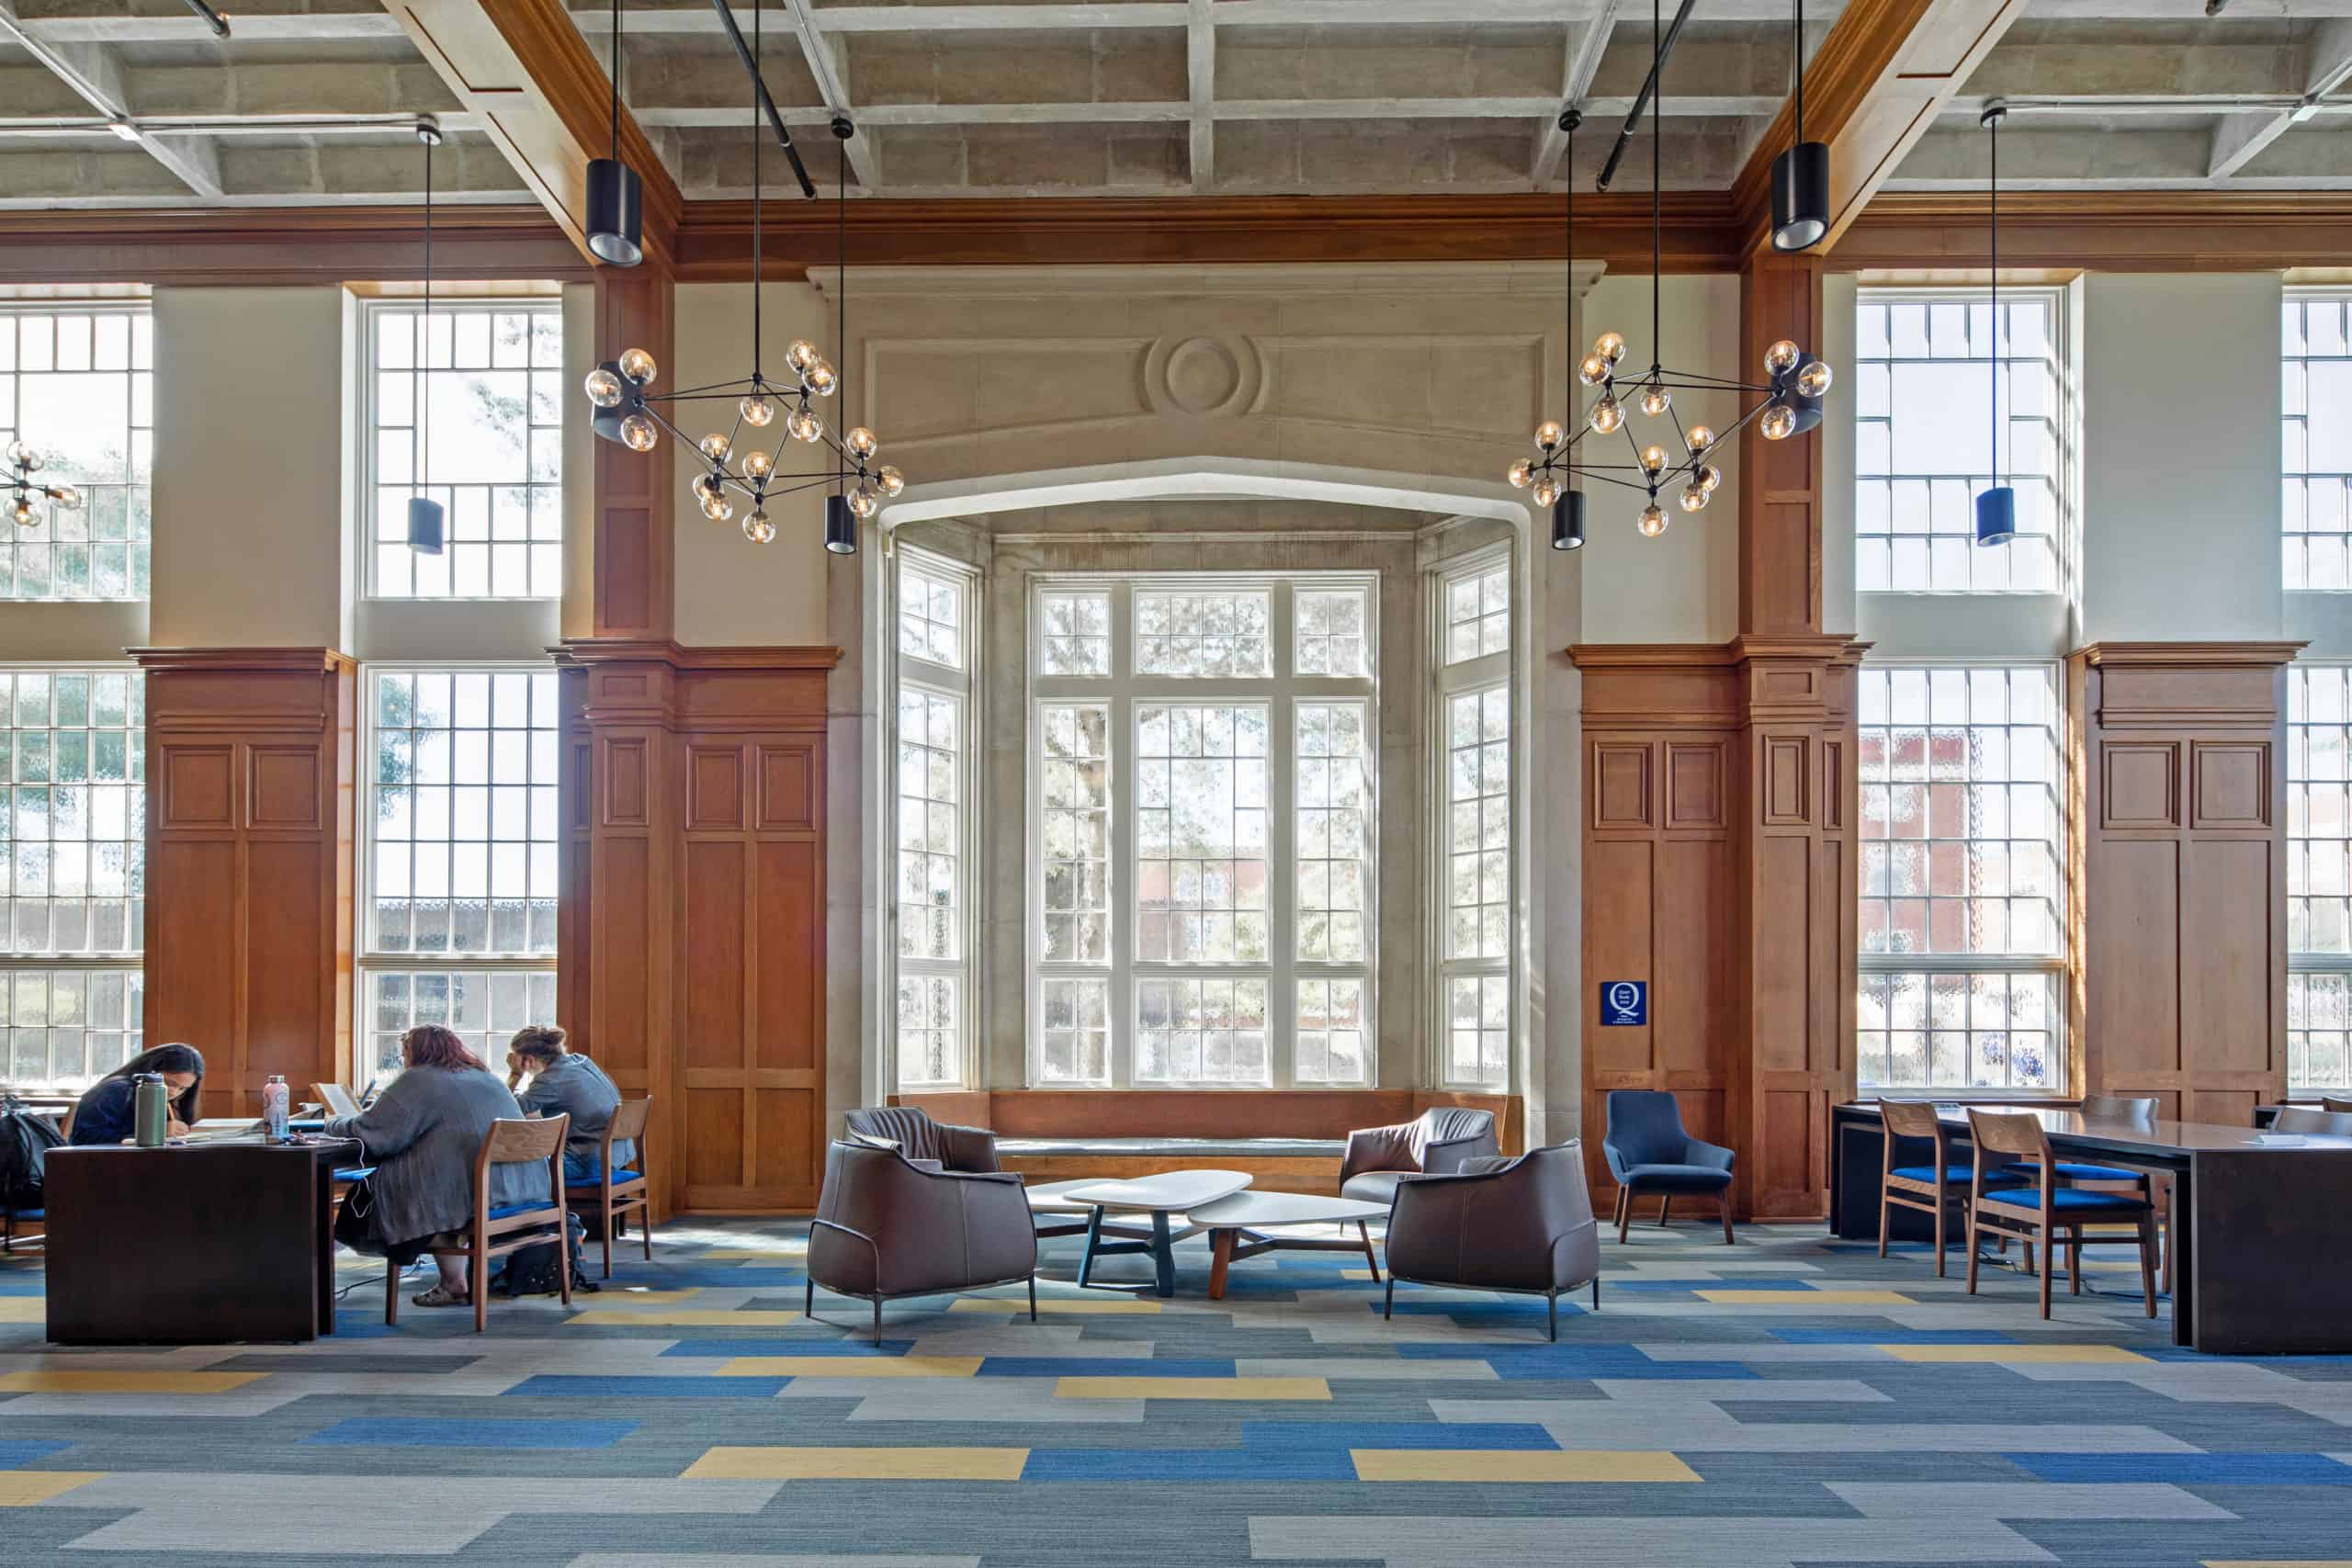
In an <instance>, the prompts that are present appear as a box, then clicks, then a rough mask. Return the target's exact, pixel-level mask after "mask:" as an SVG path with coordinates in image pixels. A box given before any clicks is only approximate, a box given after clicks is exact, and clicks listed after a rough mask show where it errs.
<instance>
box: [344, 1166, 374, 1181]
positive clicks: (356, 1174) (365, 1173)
mask: <svg viewBox="0 0 2352 1568" xmlns="http://www.w3.org/2000/svg"><path fill="white" fill-rule="evenodd" d="M375 1174H376V1168H375V1167H374V1166H372V1165H355V1166H349V1167H346V1168H344V1169H342V1170H338V1171H336V1172H335V1173H334V1179H336V1180H337V1181H358V1180H361V1179H364V1178H367V1177H370V1176H373V1175H375Z"/></svg>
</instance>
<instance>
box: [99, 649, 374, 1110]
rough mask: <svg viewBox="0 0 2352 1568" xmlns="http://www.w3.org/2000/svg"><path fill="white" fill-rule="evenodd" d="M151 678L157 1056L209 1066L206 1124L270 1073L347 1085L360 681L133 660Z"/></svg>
mask: <svg viewBox="0 0 2352 1568" xmlns="http://www.w3.org/2000/svg"><path fill="white" fill-rule="evenodd" d="M131 653H132V657H133V658H134V659H136V660H137V661H138V662H139V664H140V666H141V669H143V670H144V671H146V683H147V776H148V777H149V778H150V779H152V780H153V781H154V799H153V805H152V807H151V809H150V810H149V813H148V820H147V826H146V838H147V859H148V878H147V908H146V922H145V929H144V935H145V942H146V971H147V986H146V1009H147V1011H146V1020H145V1028H146V1035H147V1038H148V1039H149V1040H150V1041H151V1042H153V1043H164V1042H165V1041H174V1040H179V1041H186V1042H187V1043H189V1044H192V1045H194V1046H196V1047H197V1048H198V1050H200V1051H202V1052H203V1053H204V1055H205V1065H206V1067H207V1069H208V1071H207V1076H206V1079H205V1096H204V1098H205V1106H204V1110H205V1111H206V1113H207V1114H209V1115H239V1114H251V1113H257V1112H258V1111H259V1109H260V1103H261V1100H260V1091H261V1086H262V1084H263V1082H264V1081H265V1080H266V1078H267V1077H268V1076H269V1075H270V1074H272V1073H282V1074H284V1075H285V1077H286V1078H287V1081H288V1082H289V1083H294V1084H303V1085H307V1084H310V1083H312V1082H316V1081H320V1080H327V1081H345V1080H347V1079H348V1078H349V1077H350V1076H351V1074H352V1068H353V1064H352V1058H351V1020H352V995H351V986H352V920H353V917H354V911H353V904H352V897H353V891H352V876H353V824H354V810H355V801H356V783H357V769H358V750H357V742H356V729H355V723H354V720H355V703H356V666H355V665H354V663H353V661H352V660H349V659H348V658H346V657H345V656H344V655H343V654H341V653H337V652H334V651H333V650H331V649H317V648H295V649H132V650H131Z"/></svg>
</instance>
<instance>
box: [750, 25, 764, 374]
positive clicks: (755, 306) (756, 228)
mask: <svg viewBox="0 0 2352 1568" xmlns="http://www.w3.org/2000/svg"><path fill="white" fill-rule="evenodd" d="M763 9H765V7H763V6H762V5H761V4H760V0H752V392H753V394H755V395H756V394H757V393H758V391H759V389H760V340H761V333H760V94H761V92H762V90H763V88H764V86H765V85H766V84H765V82H764V80H763V78H762V77H761V75H760V70H761V59H762V56H761V54H760V16H761V13H762V11H763Z"/></svg>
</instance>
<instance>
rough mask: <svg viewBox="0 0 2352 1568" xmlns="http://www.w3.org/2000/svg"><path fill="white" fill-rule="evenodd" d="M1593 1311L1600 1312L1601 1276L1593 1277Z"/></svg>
mask: <svg viewBox="0 0 2352 1568" xmlns="http://www.w3.org/2000/svg"><path fill="white" fill-rule="evenodd" d="M1592 1310H1593V1311H1595V1312H1599V1311H1600V1275H1598V1274H1595V1275H1594V1276H1593V1277H1592Z"/></svg>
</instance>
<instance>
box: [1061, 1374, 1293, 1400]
mask: <svg viewBox="0 0 2352 1568" xmlns="http://www.w3.org/2000/svg"><path fill="white" fill-rule="evenodd" d="M1054 1397H1055V1398H1057V1399H1329V1398H1330V1397H1331V1385H1330V1384H1329V1383H1328V1382H1324V1381H1323V1380H1322V1379H1321V1378H1061V1379H1057V1381H1056V1382H1055V1383H1054Z"/></svg>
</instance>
